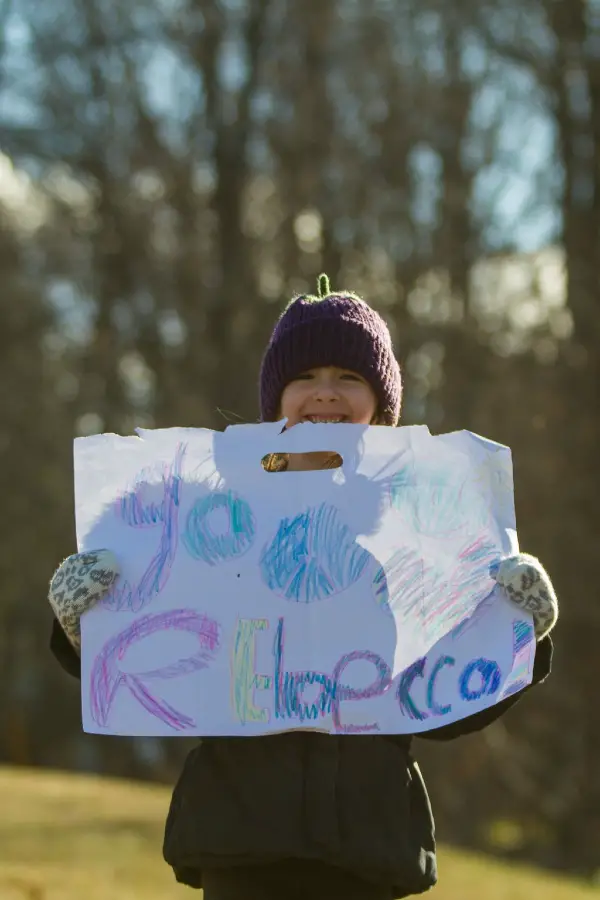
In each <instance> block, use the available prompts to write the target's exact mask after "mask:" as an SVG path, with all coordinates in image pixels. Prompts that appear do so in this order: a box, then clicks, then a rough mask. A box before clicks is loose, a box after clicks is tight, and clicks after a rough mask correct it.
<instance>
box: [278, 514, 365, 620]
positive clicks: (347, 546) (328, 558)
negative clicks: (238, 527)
mask: <svg viewBox="0 0 600 900" xmlns="http://www.w3.org/2000/svg"><path fill="white" fill-rule="evenodd" d="M369 559H370V554H369V553H368V551H367V550H365V549H364V548H363V547H360V546H359V545H358V544H357V543H356V538H355V535H353V534H352V532H351V531H350V529H349V528H348V526H347V525H345V524H344V523H343V522H342V520H341V516H340V513H339V512H338V510H337V509H335V507H333V506H330V505H328V504H325V503H323V504H321V505H320V506H318V507H316V508H309V509H307V510H305V511H304V512H302V513H299V514H298V515H297V516H295V517H294V518H292V519H283V520H282V521H281V522H280V524H279V528H278V530H277V534H276V535H275V536H274V538H273V540H272V541H271V542H270V544H269V545H268V546H267V547H266V548H265V549H264V551H263V553H262V555H261V558H260V569H261V573H262V577H263V580H264V582H265V584H266V585H267V587H268V588H269V590H271V591H273V593H275V594H277V595H278V596H280V597H284V598H285V599H286V600H293V601H295V602H298V603H312V602H313V601H315V600H323V599H325V598H327V597H331V596H333V595H334V594H339V593H341V592H342V591H345V590H346V589H347V588H349V587H350V586H351V585H353V584H355V583H356V582H357V581H358V579H359V578H360V577H361V575H362V574H363V572H364V571H365V568H366V566H367V563H368V562H369Z"/></svg>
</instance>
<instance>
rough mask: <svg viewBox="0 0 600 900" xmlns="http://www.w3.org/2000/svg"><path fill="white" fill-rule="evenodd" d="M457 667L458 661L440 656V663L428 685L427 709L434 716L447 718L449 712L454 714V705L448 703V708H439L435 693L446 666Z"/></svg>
mask: <svg viewBox="0 0 600 900" xmlns="http://www.w3.org/2000/svg"><path fill="white" fill-rule="evenodd" d="M454 665H456V660H455V659H454V657H452V656H440V658H439V659H438V661H437V662H436V664H435V666H434V667H433V670H432V672H431V675H430V676H429V681H428V683H427V707H428V709H430V710H431V712H432V713H433V715H434V716H447V715H448V713H449V712H452V704H451V703H448V705H447V706H439V705H438V704H437V703H436V701H435V697H434V691H435V682H436V679H437V677H438V675H439V673H440V672H441V671H442V669H443V668H444V666H454Z"/></svg>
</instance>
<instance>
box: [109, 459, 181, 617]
mask: <svg viewBox="0 0 600 900" xmlns="http://www.w3.org/2000/svg"><path fill="white" fill-rule="evenodd" d="M185 449H186V448H185V445H183V444H180V445H179V446H178V447H177V451H176V454H175V459H174V461H173V463H172V465H170V466H166V467H165V468H164V471H163V473H162V480H161V484H160V486H159V488H158V490H160V493H161V499H160V502H159V503H153V502H146V503H144V500H143V494H144V492H145V490H147V488H146V485H145V483H144V481H143V480H142V479H143V473H142V474H141V475H140V476H139V482H138V486H136V487H135V488H134V489H133V490H132V491H128V492H127V493H126V494H124V495H123V496H122V497H120V498H119V499H118V501H117V503H116V508H115V512H116V515H117V517H118V518H120V519H121V520H122V521H123V522H124V523H125V524H126V525H129V526H131V528H144V529H152V530H153V532H154V531H158V530H159V529H160V541H159V545H158V550H156V552H155V553H154V555H153V556H152V558H151V560H150V563H149V565H148V567H147V569H146V571H145V572H144V574H143V575H142V577H141V578H140V580H139V581H138V582H137V583H134V584H130V582H129V581H125V582H124V583H123V584H122V585H121V584H119V582H117V584H116V585H115V587H114V588H113V589H112V590H111V592H110V593H109V594H108V595H107V596H106V597H105V598H104V599H103V600H102V605H103V606H105V607H106V608H108V609H113V610H122V609H127V610H131V611H132V612H139V611H140V610H141V609H144V607H145V606H147V605H148V603H150V601H151V600H152V599H153V597H155V596H156V595H157V594H159V593H160V592H161V591H162V589H163V588H164V586H165V584H166V583H167V581H168V579H169V575H170V573H171V567H172V565H173V561H174V559H175V554H176V552H177V542H178V519H179V502H180V496H181V467H182V464H183V458H184V456H185Z"/></svg>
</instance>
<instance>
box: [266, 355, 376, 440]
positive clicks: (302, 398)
mask: <svg viewBox="0 0 600 900" xmlns="http://www.w3.org/2000/svg"><path fill="white" fill-rule="evenodd" d="M376 412H377V398H376V397H375V393H374V391H373V388H372V387H371V385H370V384H369V383H368V382H367V381H365V379H364V378H363V377H362V376H361V375H357V374H356V372H350V371H349V370H348V369H338V368H337V367H336V366H321V367H319V368H316V369H309V371H307V372H302V374H300V375H298V376H297V377H296V378H295V379H294V380H293V381H290V383H289V384H288V385H286V387H285V389H284V391H283V394H282V395H281V406H280V416H281V418H285V419H287V420H288V422H287V427H288V428H292V426H294V425H298V423H299V422H351V423H353V424H355V425H370V424H371V423H372V422H373V421H374V419H375V414H376Z"/></svg>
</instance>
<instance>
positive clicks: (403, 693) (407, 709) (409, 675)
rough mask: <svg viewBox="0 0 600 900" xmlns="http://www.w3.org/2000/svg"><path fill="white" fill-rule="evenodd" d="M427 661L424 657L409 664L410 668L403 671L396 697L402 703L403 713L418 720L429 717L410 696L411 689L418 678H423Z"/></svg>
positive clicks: (401, 709)
mask: <svg viewBox="0 0 600 900" xmlns="http://www.w3.org/2000/svg"><path fill="white" fill-rule="evenodd" d="M426 662H427V658H426V657H422V658H421V659H418V660H417V661H416V662H415V663H413V664H412V666H409V668H408V669H406V671H405V672H403V673H402V675H401V677H400V681H399V682H398V690H397V691H396V698H397V700H398V703H399V704H400V711H401V713H402V715H407V716H408V717H409V718H411V719H416V720H417V721H418V722H422V721H423V720H424V719H427V718H428V715H427V713H426V712H422V711H421V710H420V709H419V708H418V707H417V706H416V704H415V703H414V701H413V699H412V697H411V696H410V689H411V687H412V686H413V682H414V681H415V679H416V678H423V673H424V671H425V664H426Z"/></svg>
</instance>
